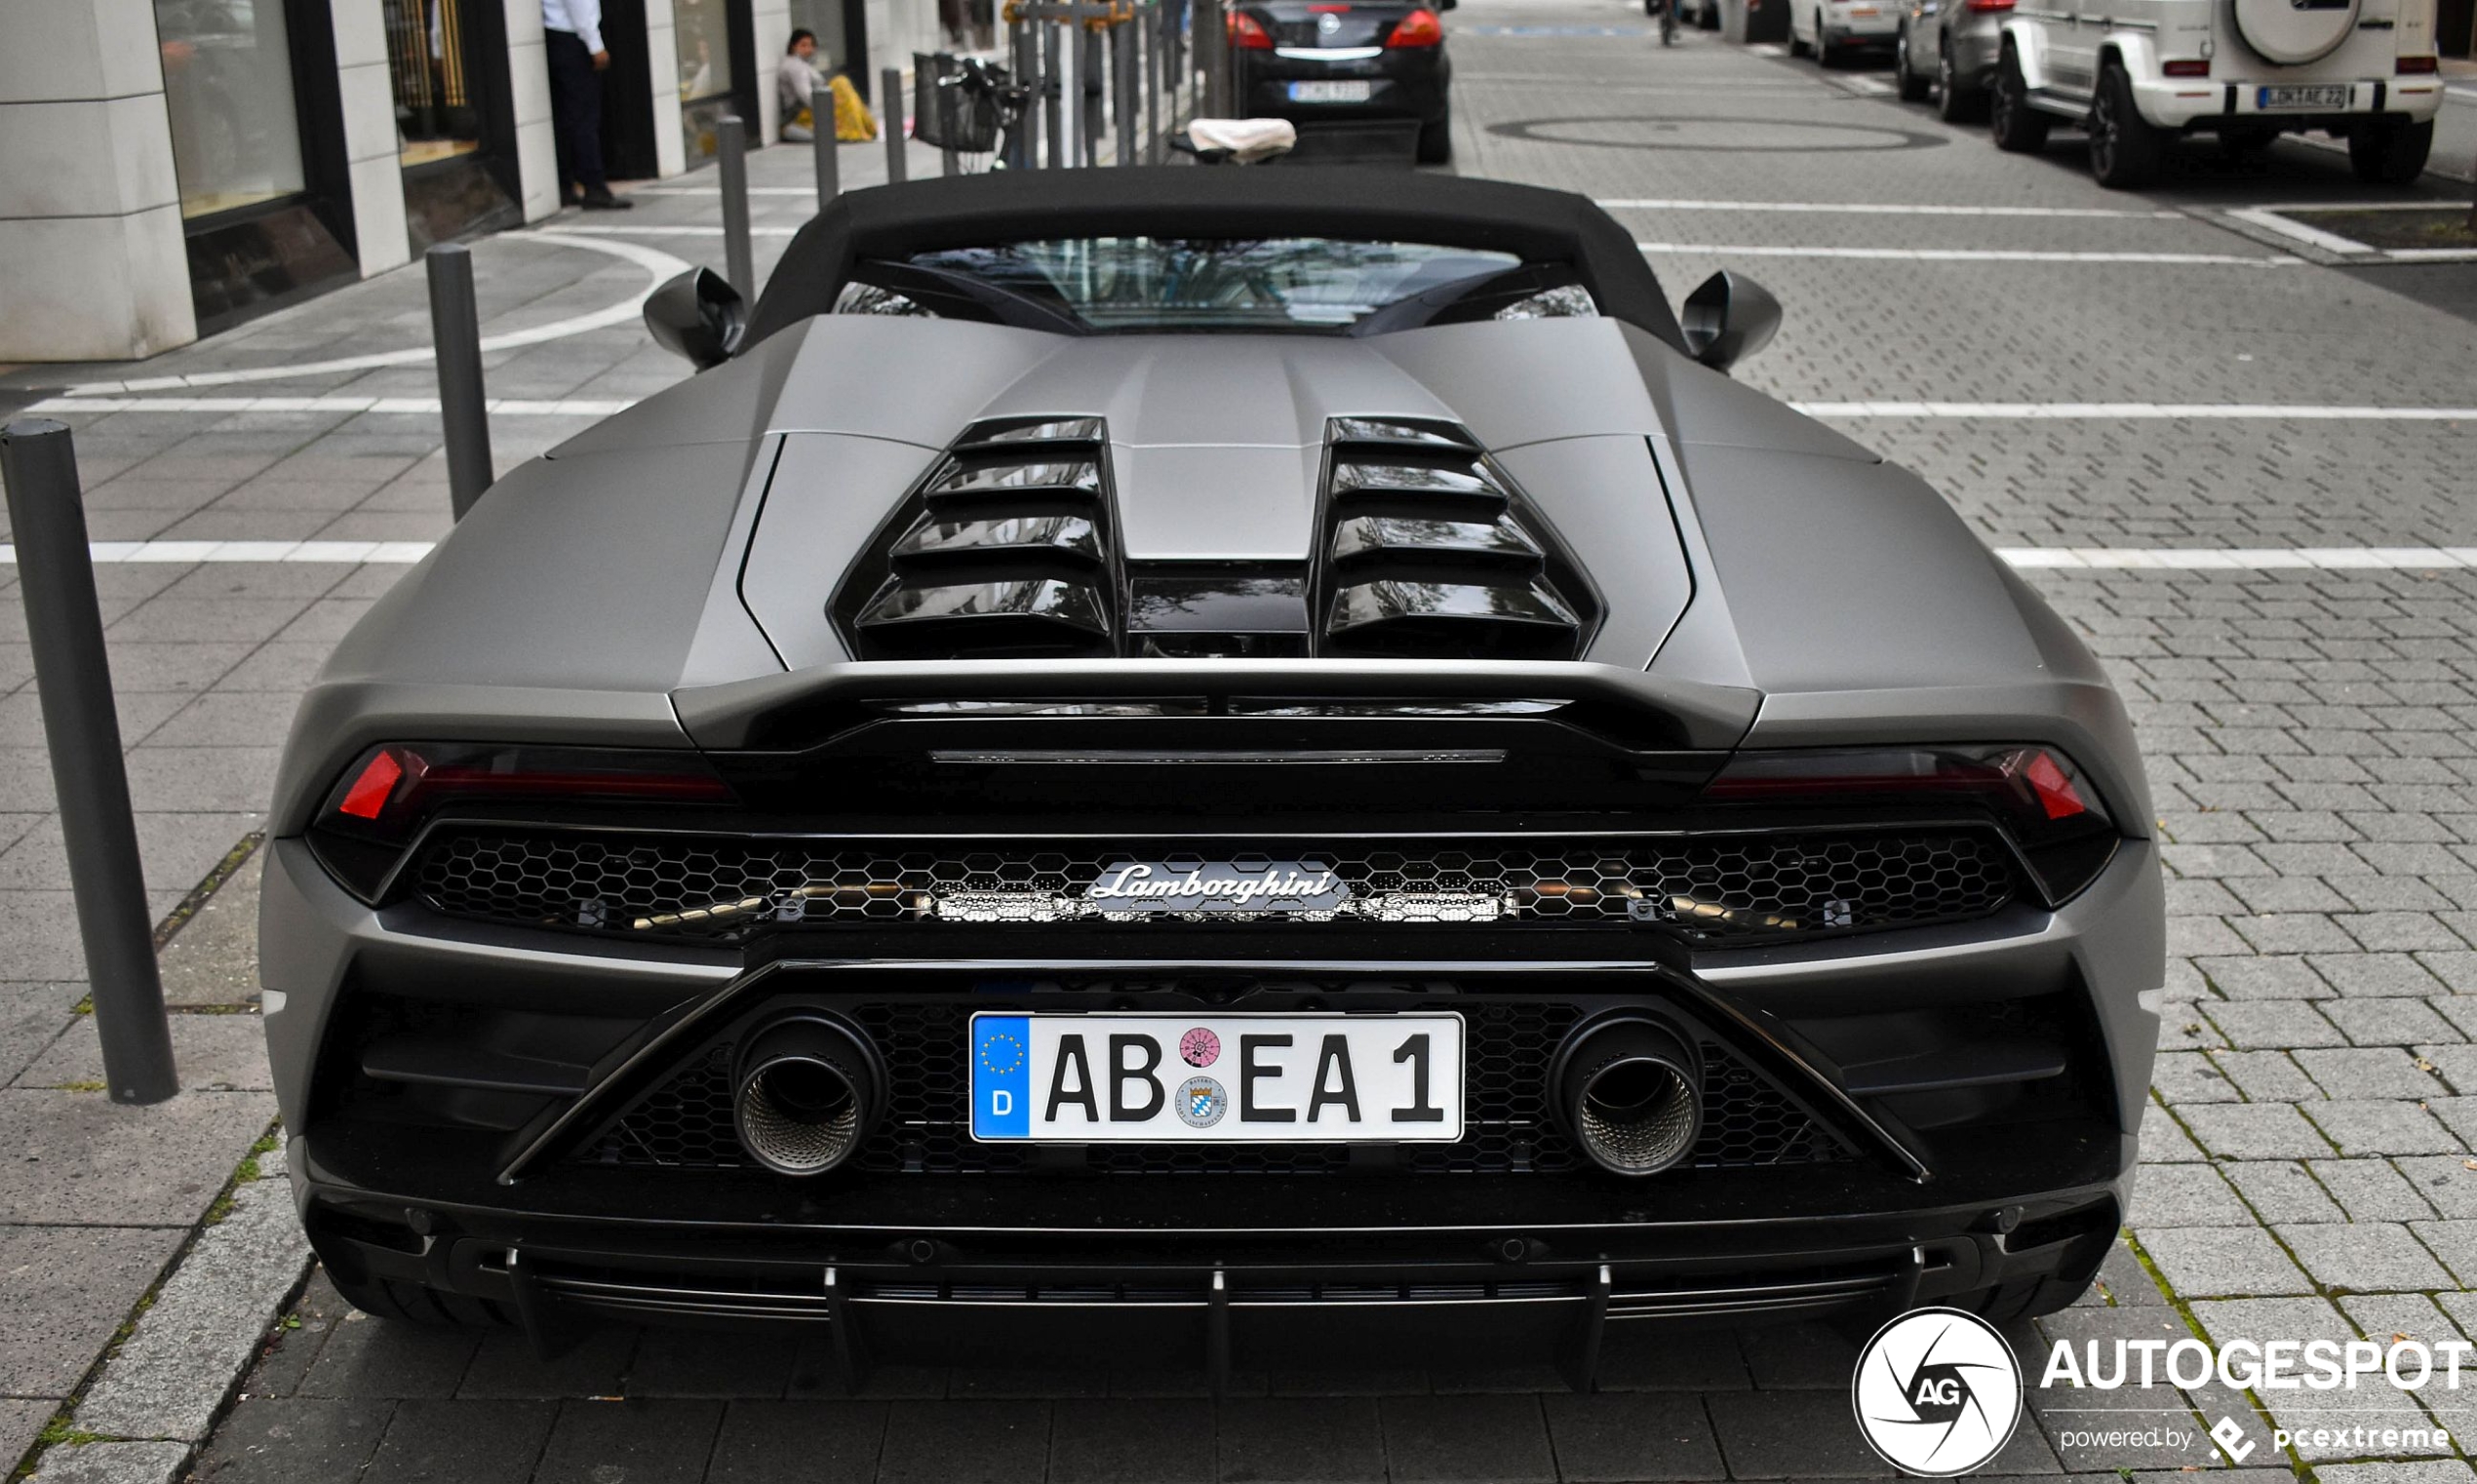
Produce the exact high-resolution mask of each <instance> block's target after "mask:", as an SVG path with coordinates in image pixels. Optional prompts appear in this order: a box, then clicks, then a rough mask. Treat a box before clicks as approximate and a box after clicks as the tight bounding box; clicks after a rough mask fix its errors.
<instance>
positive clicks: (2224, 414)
mask: <svg viewBox="0 0 2477 1484" xmlns="http://www.w3.org/2000/svg"><path fill="white" fill-rule="evenodd" d="M1789 406H1790V407H1793V408H1795V409H1796V410H1799V411H1801V412H1804V413H1805V414H1806V415H1808V416H1809V417H1843V418H1856V417H1986V418H2025V419H2031V420H2037V421H2064V420H2089V421H2106V420H2114V419H2134V420H2143V421H2152V420H2169V419H2221V418H2233V419H2238V420H2244V421H2262V422H2470V421H2477V407H2337V406H2332V407H2322V406H2313V405H2310V404H2307V405H2284V404H2280V403H2267V402H2185V403H2178V402H1792V403H1790V404H1789Z"/></svg>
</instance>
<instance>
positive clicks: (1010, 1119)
mask: <svg viewBox="0 0 2477 1484" xmlns="http://www.w3.org/2000/svg"><path fill="white" fill-rule="evenodd" d="M972 1137H973V1138H975V1139H1029V1138H1031V1137H1032V1022H1031V1020H1030V1019H1029V1018H1027V1017H1025V1016H1021V1015H978V1016H974V1017H973V1018H972Z"/></svg>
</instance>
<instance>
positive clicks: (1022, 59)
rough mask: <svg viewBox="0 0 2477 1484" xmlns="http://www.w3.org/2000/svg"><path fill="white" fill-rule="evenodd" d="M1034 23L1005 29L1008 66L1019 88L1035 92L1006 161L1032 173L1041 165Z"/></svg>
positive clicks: (1019, 23) (1038, 61)
mask: <svg viewBox="0 0 2477 1484" xmlns="http://www.w3.org/2000/svg"><path fill="white" fill-rule="evenodd" d="M1033 25H1034V22H1033V21H1030V20H1015V21H1013V22H1011V23H1010V24H1009V25H1008V26H1007V28H1006V67H1007V70H1008V71H1010V72H1012V73H1013V74H1014V78H1015V82H1016V84H1017V85H1018V86H1027V87H1031V88H1033V89H1035V90H1036V91H1035V93H1034V94H1033V95H1032V96H1031V97H1028V98H1025V99H1024V111H1023V117H1022V119H1021V120H1020V121H1019V122H1018V123H1017V124H1016V126H1015V148H1014V152H1013V153H1012V154H1010V155H1008V156H1007V158H1006V168H1007V169H1008V170H1033V169H1037V168H1038V167H1039V166H1040V164H1041V108H1040V105H1039V104H1038V102H1037V101H1036V99H1037V98H1039V93H1038V91H1037V90H1038V89H1039V88H1040V86H1041V43H1040V42H1039V41H1037V40H1035V39H1034V37H1033V31H1032V27H1033Z"/></svg>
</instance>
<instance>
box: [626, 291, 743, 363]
mask: <svg viewBox="0 0 2477 1484" xmlns="http://www.w3.org/2000/svg"><path fill="white" fill-rule="evenodd" d="M645 328H646V329H647V330H649V331H650V332H652V334H653V343H654V344H656V345H659V346H661V347H662V348H663V349H664V350H667V351H670V352H672V353H673V354H674V355H680V356H686V357H687V358H688V362H689V364H690V365H692V366H694V367H695V368H696V369H697V370H698V371H704V370H706V369H707V368H709V367H715V366H720V365H722V364H723V363H724V362H726V361H727V360H729V359H730V358H731V352H733V351H735V350H737V349H739V337H740V335H741V334H742V333H743V332H746V331H747V329H748V304H747V301H746V300H744V299H742V298H741V297H740V296H739V291H738V290H737V289H734V288H732V287H731V286H730V285H729V284H727V283H726V282H725V281H724V279H723V275H721V274H719V273H717V272H715V271H714V270H713V269H711V268H690V269H689V270H688V271H687V272H686V273H683V274H681V275H680V276H679V277H677V278H675V279H672V280H671V281H670V282H669V283H667V284H664V285H663V286H662V287H661V288H659V289H656V290H654V291H653V292H652V293H649V294H648V295H646V301H645Z"/></svg>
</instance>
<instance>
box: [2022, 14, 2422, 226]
mask: <svg viewBox="0 0 2477 1484" xmlns="http://www.w3.org/2000/svg"><path fill="white" fill-rule="evenodd" d="M2012 11H2013V13H2012V16H2011V19H2010V20H2007V22H2006V23H2005V26H2004V40H2003V50H2002V54H2001V55H2000V56H1999V57H1998V59H1997V60H1996V64H1995V85H1994V91H1993V96H1992V97H1991V98H1990V99H1989V102H1988V111H1989V117H1990V120H1991V122H1992V123H1993V124H1994V126H1995V142H1996V144H1997V145H1998V146H1999V147H2000V148H2004V149H2010V150H2023V151H2028V150H2036V149H2039V148H2041V147H2043V146H2044V145H2045V144H2046V142H2047V131H2048V129H2049V128H2050V127H2051V126H2052V125H2054V124H2056V123H2058V122H2059V121H2062V122H2064V123H2065V124H2066V125H2067V126H2070V127H2079V128H2083V129H2086V130H2088V131H2089V135H2090V167H2091V170H2092V171H2093V172H2094V173H2095V174H2096V175H2097V176H2098V177H2099V181H2100V183H2101V184H2103V185H2107V186H2113V187H2117V188H2130V187H2134V186H2139V185H2143V184H2144V183H2146V182H2148V181H2149V180H2150V179H2151V178H2152V177H2153V176H2156V175H2157V173H2158V169H2159V165H2160V161H2161V159H2162V157H2163V156H2164V155H2165V153H2166V149H2167V144H2168V141H2169V140H2170V139H2172V138H2174V137H2177V136H2179V135H2182V134H2189V133H2200V132H2205V131H2207V132H2210V133H2215V134H2217V135H2218V136H2219V137H2220V140H2221V144H2222V145H2223V146H2224V147H2226V148H2227V149H2228V150H2230V151H2234V152H2242V151H2246V150H2251V149H2257V148H2260V147H2261V146H2262V145H2264V144H2267V143H2269V142H2270V140H2272V139H2273V138H2275V137H2278V136H2279V135H2281V134H2283V133H2289V132H2295V131H2302V130H2314V129H2319V130H2323V131H2325V132H2327V133H2329V134H2331V135H2333V136H2335V137H2341V138H2345V139H2346V140H2347V141H2348V160H2349V163H2350V164H2351V165H2353V166H2354V167H2355V169H2356V174H2357V178H2358V179H2360V180H2365V181H2369V182H2377V183H2389V184H2405V183H2406V182H2408V181H2411V180H2414V179H2416V178H2417V176H2418V173H2419V172H2420V171H2422V170H2423V169H2424V168H2425V156H2426V153H2427V151H2429V150H2430V149H2431V148H2432V147H2433V143H2434V115H2435V113H2436V112H2437V111H2438V110H2439V109H2440V108H2441V107H2442V102H2443V80H2442V77H2441V76H2440V75H2439V72H2438V68H2437V63H2436V60H2435V49H2434V0H2016V3H2015V5H2014V6H2013V8H2012Z"/></svg>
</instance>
